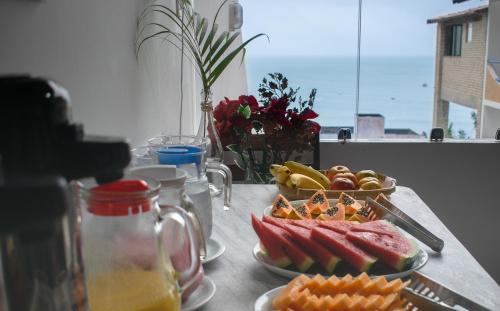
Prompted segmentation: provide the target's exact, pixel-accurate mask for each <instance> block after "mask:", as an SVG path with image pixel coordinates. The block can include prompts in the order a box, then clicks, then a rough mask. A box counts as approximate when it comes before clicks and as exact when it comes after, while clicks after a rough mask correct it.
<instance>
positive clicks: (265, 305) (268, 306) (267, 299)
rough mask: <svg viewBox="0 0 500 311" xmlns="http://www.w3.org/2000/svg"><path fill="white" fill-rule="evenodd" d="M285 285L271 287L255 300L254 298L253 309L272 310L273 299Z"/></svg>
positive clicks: (255, 310) (260, 310)
mask: <svg viewBox="0 0 500 311" xmlns="http://www.w3.org/2000/svg"><path fill="white" fill-rule="evenodd" d="M285 286H286V285H284V286H280V287H276V288H275V289H271V290H270V291H268V292H266V293H264V294H262V295H261V296H260V297H259V298H257V300H255V306H254V311H273V306H272V302H273V299H274V297H276V296H278V294H279V293H280V292H281V290H282V289H283V288H284V287H285Z"/></svg>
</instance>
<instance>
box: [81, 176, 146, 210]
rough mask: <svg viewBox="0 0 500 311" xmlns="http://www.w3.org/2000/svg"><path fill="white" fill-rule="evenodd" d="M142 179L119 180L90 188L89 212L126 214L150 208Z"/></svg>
mask: <svg viewBox="0 0 500 311" xmlns="http://www.w3.org/2000/svg"><path fill="white" fill-rule="evenodd" d="M147 190H149V187H148V184H147V183H146V182H145V181H144V180H119V181H115V182H112V183H108V184H104V185H99V186H97V187H94V188H92V189H91V190H90V193H91V195H90V197H89V212H91V213H92V214H94V215H99V216H128V215H136V214H139V213H145V212H148V211H149V210H151V207H150V200H149V198H148V197H147V196H146V191H147Z"/></svg>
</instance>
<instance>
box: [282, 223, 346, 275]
mask: <svg viewBox="0 0 500 311" xmlns="http://www.w3.org/2000/svg"><path fill="white" fill-rule="evenodd" d="M286 229H287V231H288V232H289V233H290V235H291V236H292V239H293V240H294V241H295V242H297V243H298V244H299V245H300V246H301V247H302V248H304V249H305V250H306V251H308V252H309V253H310V254H311V255H312V256H313V257H314V259H315V260H316V261H318V262H319V263H320V264H321V266H322V267H323V268H325V270H326V271H328V273H332V272H333V270H335V267H336V266H337V264H338V263H339V262H340V261H341V260H342V259H340V257H338V256H336V255H334V254H333V253H332V252H330V251H329V250H328V249H326V248H325V247H324V246H323V245H321V244H320V243H318V242H316V241H314V240H313V239H312V238H311V230H309V229H306V228H302V227H298V226H293V225H288V226H286Z"/></svg>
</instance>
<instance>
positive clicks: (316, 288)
mask: <svg viewBox="0 0 500 311" xmlns="http://www.w3.org/2000/svg"><path fill="white" fill-rule="evenodd" d="M408 285H409V281H406V282H403V281H402V280H401V279H395V280H393V281H391V282H389V281H387V279H385V278H384V277H377V278H375V279H370V277H369V276H368V275H367V274H366V273H362V274H360V275H359V276H357V277H352V276H351V275H350V274H348V275H346V276H344V277H342V278H337V277H336V276H331V277H329V278H327V279H326V278H324V277H323V276H321V275H316V276H314V277H312V278H310V277H308V276H306V275H303V274H301V275H299V276H297V277H296V278H294V279H293V280H292V281H290V282H289V283H288V284H287V285H286V286H285V287H284V288H283V289H282V290H281V291H280V293H279V294H278V295H277V296H276V297H275V298H274V299H273V300H272V307H273V310H296V311H302V310H336V311H337V310H338V311H344V310H345V311H347V310H392V311H395V310H406V308H404V306H405V304H406V301H405V300H404V298H402V297H401V296H400V293H401V290H402V289H403V288H405V287H406V286H408Z"/></svg>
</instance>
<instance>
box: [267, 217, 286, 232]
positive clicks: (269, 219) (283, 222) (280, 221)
mask: <svg viewBox="0 0 500 311" xmlns="http://www.w3.org/2000/svg"><path fill="white" fill-rule="evenodd" d="M262 221H263V222H267V223H268V224H272V225H275V226H278V227H281V228H283V229H285V226H286V225H287V224H289V223H290V220H289V219H283V218H276V217H272V216H267V215H264V216H263V217H262Z"/></svg>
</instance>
